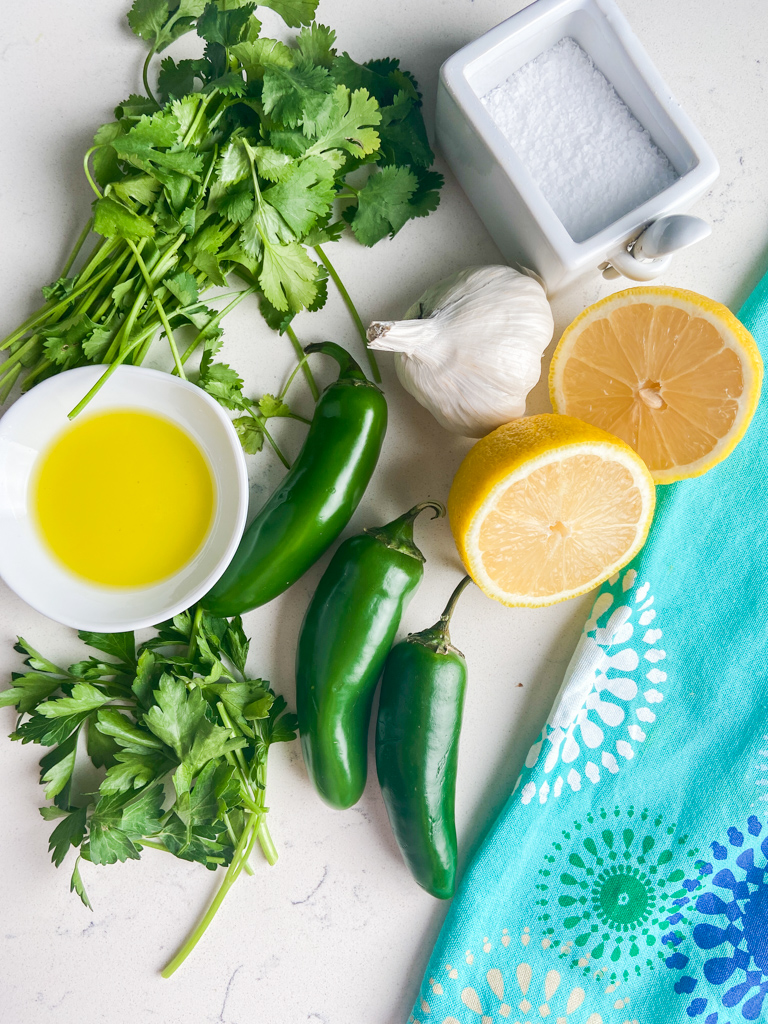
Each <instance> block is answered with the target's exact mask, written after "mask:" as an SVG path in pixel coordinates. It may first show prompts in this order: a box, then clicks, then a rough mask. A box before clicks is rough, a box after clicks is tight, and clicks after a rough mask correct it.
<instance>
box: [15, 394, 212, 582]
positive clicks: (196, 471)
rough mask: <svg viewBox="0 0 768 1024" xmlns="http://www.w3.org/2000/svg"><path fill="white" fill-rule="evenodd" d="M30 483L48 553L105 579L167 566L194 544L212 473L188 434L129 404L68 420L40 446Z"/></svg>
mask: <svg viewBox="0 0 768 1024" xmlns="http://www.w3.org/2000/svg"><path fill="white" fill-rule="evenodd" d="M33 488H34V496H33V506H34V509H35V513H36V519H37V525H38V528H39V531H40V533H41V534H42V536H43V538H44V540H45V543H46V545H47V547H48V549H49V550H50V551H51V553H52V554H53V555H54V556H55V557H56V559H57V560H58V561H59V562H60V563H62V564H63V565H64V566H66V567H67V568H68V569H69V570H70V571H71V572H73V573H75V574H76V575H77V576H79V577H81V578H83V579H86V580H89V581H91V582H93V583H97V584H101V585H102V586H108V587H144V586H148V585H151V584H154V583H157V582H159V581H160V580H164V579H167V578H168V577H170V576H173V575H174V574H175V573H177V572H178V571H179V570H180V569H182V568H183V567H184V566H185V565H187V564H188V563H189V562H190V561H192V559H193V558H194V557H195V555H196V554H197V553H198V552H199V551H200V549H201V548H202V546H203V544H204V542H205V539H206V537H207V535H208V533H209V531H210V528H211V525H212V522H213V518H214V512H215V508H216V488H215V485H214V481H213V475H212V473H211V469H210V467H209V465H208V462H207V460H206V458H205V456H204V454H203V452H202V451H201V450H200V448H199V447H198V445H197V444H196V443H195V441H194V440H193V439H192V438H191V437H190V436H189V434H187V433H186V432H185V431H184V430H182V429H181V428H180V427H178V426H176V424H175V423H172V422H171V421H170V420H167V419H165V418H164V417H162V416H159V415H155V414H154V413H150V412H146V411H144V410H135V409H115V410H110V411H105V412H101V413H98V414H96V415H93V416H90V417H88V418H87V419H83V420H82V421H80V420H77V421H75V423H74V424H73V425H72V426H71V427H69V428H67V429H66V430H65V431H64V433H62V434H60V435H59V437H58V438H56V439H55V440H54V441H53V443H52V444H51V446H50V447H49V448H48V449H47V450H46V451H45V452H43V454H42V456H41V458H40V463H39V467H38V470H37V474H36V479H35V480H34V481H33Z"/></svg>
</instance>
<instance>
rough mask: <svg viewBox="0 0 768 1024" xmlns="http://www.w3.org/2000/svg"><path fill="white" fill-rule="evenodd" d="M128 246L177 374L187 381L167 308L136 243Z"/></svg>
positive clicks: (130, 241) (129, 243)
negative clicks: (166, 341)
mask: <svg viewBox="0 0 768 1024" xmlns="http://www.w3.org/2000/svg"><path fill="white" fill-rule="evenodd" d="M128 245H129V246H130V247H131V250H132V252H133V255H134V257H135V258H136V263H137V265H138V268H139V270H140V271H141V276H142V277H143V278H144V280H145V281H146V283H147V290H148V291H149V293H150V295H151V296H152V301H153V302H154V304H155V309H156V310H157V312H158V315H159V317H160V322H161V323H162V325H163V330H164V331H165V336H166V338H167V339H168V344H169V345H170V346H171V354H172V355H173V362H174V365H175V366H176V372H177V373H178V375H179V377H181V379H182V380H186V379H187V375H186V373H184V367H183V366H182V365H181V360H180V359H179V350H178V348H177V347H176V339H175V338H174V336H173V331H172V330H171V325H170V323H169V322H168V317H167V316H166V315H165V308H164V306H163V304H162V302H161V301H160V296H159V295H158V294H157V291H156V290H155V291H153V289H154V287H155V285H154V282H153V280H152V278H151V277H150V276H149V271H148V270H147V265H146V263H145V262H144V260H143V259H142V256H141V253H140V252H139V250H138V248H137V247H136V243H135V242H134V241H133V240H132V239H130V238H129V239H128Z"/></svg>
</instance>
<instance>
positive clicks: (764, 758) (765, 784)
mask: <svg viewBox="0 0 768 1024" xmlns="http://www.w3.org/2000/svg"><path fill="white" fill-rule="evenodd" d="M757 753H758V763H757V766H756V775H757V778H756V780H755V787H756V789H757V793H756V804H757V807H756V810H757V811H758V814H760V816H761V817H763V818H768V735H765V736H763V738H762V742H761V744H760V750H758V752H757Z"/></svg>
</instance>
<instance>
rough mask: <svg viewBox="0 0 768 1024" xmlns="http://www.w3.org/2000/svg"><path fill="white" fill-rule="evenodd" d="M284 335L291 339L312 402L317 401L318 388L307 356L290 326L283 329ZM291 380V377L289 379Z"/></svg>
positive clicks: (318, 395)
mask: <svg viewBox="0 0 768 1024" xmlns="http://www.w3.org/2000/svg"><path fill="white" fill-rule="evenodd" d="M285 333H286V334H287V335H288V337H289V338H290V339H291V344H292V345H293V351H294V352H295V353H296V358H297V359H298V360H299V366H300V367H301V369H302V371H303V372H304V376H305V377H306V379H307V384H309V390H310V391H311V392H312V397H313V398H314V400H315V401H317V400H318V398H319V397H320V388H318V386H317V381H316V380H315V376H314V374H313V373H312V368H311V367H310V365H309V363H308V362H307V354H306V352H305V351H304V348H303V347H302V344H301V342H300V341H299V339H298V338H297V337H296V332H295V331H294V329H293V328H292V327H291V325H290V324H288V326H287V327H286V328H285ZM291 380H293V377H291ZM289 383H290V381H289Z"/></svg>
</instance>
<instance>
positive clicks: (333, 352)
mask: <svg viewBox="0 0 768 1024" xmlns="http://www.w3.org/2000/svg"><path fill="white" fill-rule="evenodd" d="M304 352H305V353H306V354H307V355H311V354H312V353H313V352H322V354H323V355H324V356H330V357H331V359H335V360H336V362H337V363H338V364H339V380H360V381H365V383H366V384H367V383H368V378H367V377H366V376H365V374H364V373H363V371H362V370H361V369H360V367H359V365H358V364H357V363H356V362H355V360H354V359H353V358H352V356H351V355H350V354H349V352H347V350H346V349H345V348H342V347H341V345H337V344H336V342H335V341H315V342H313V343H312V344H311V345H306V346H305V347H304Z"/></svg>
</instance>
